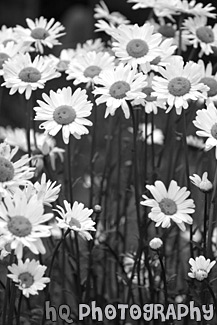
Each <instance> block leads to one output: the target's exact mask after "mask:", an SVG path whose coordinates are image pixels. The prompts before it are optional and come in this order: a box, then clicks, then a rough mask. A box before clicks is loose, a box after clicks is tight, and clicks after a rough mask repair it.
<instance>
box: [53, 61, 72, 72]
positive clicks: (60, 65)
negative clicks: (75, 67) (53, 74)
mask: <svg viewBox="0 0 217 325" xmlns="http://www.w3.org/2000/svg"><path fill="white" fill-rule="evenodd" d="M68 66H69V61H68V60H60V61H59V62H58V63H57V66H56V67H57V70H58V71H65V70H66V69H67V68H68Z"/></svg>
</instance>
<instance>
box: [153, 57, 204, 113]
mask: <svg viewBox="0 0 217 325" xmlns="http://www.w3.org/2000/svg"><path fill="white" fill-rule="evenodd" d="M159 72H160V74H161V75H162V77H159V76H155V77H154V78H153V82H152V85H153V86H152V87H153V90H154V92H153V93H152V96H156V97H157V98H158V99H164V100H165V102H167V104H168V105H169V107H168V108H167V110H166V113H168V112H169V111H170V110H171V109H172V108H173V106H175V108H176V113H177V114H178V115H180V114H181V112H182V108H184V109H187V108H188V100H189V99H191V100H197V99H199V98H206V97H207V96H206V92H207V91H208V90H209V88H208V87H207V86H206V85H204V84H203V83H201V67H200V66H199V65H198V64H197V63H195V62H193V61H189V62H187V63H186V65H185V66H184V61H183V59H182V57H181V56H178V55H177V56H173V57H171V59H170V64H168V65H167V66H166V67H165V69H164V68H162V67H159Z"/></svg>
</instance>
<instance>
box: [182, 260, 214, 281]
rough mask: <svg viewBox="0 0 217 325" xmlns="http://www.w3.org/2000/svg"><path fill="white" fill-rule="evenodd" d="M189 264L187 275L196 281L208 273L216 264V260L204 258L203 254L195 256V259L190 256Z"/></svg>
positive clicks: (205, 276)
mask: <svg viewBox="0 0 217 325" xmlns="http://www.w3.org/2000/svg"><path fill="white" fill-rule="evenodd" d="M189 264H190V265H191V269H190V271H191V272H189V273H188V276H189V277H190V278H193V279H197V280H198V281H203V280H204V279H206V278H207V277H208V274H209V272H210V270H211V269H212V267H213V266H214V265H215V264H216V261H212V262H210V259H209V258H208V259H206V258H205V257H204V256H203V255H200V256H199V257H196V258H195V259H193V258H190V260H189Z"/></svg>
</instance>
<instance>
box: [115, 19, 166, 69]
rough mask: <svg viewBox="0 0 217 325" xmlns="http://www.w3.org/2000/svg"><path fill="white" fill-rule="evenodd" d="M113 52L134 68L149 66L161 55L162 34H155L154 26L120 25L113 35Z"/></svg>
mask: <svg viewBox="0 0 217 325" xmlns="http://www.w3.org/2000/svg"><path fill="white" fill-rule="evenodd" d="M112 37H113V38H114V40H115V41H114V42H113V43H112V50H113V51H114V53H115V55H116V56H117V58H118V59H119V60H120V61H122V62H124V63H129V64H130V65H132V66H138V65H141V64H143V65H145V64H146V65H149V63H150V62H151V61H152V60H154V59H155V58H156V57H157V56H158V55H159V52H160V50H159V44H160V42H161V41H162V35H161V34H160V33H154V26H153V25H151V24H150V23H145V24H144V25H143V26H138V25H137V24H135V25H120V26H119V27H118V28H116V29H115V30H114V32H113V33H112Z"/></svg>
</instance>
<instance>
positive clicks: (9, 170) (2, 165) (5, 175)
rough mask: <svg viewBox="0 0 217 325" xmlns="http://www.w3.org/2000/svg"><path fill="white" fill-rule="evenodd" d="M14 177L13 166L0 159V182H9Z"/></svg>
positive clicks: (4, 159)
mask: <svg viewBox="0 0 217 325" xmlns="http://www.w3.org/2000/svg"><path fill="white" fill-rule="evenodd" d="M13 177H14V166H13V164H12V163H11V162H10V161H9V160H8V159H6V158H4V157H0V182H8V181H11V180H12V179H13Z"/></svg>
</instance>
